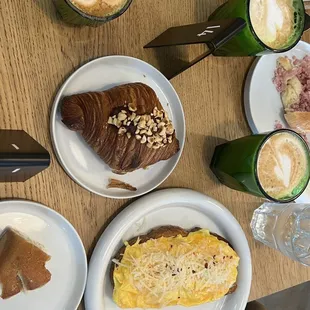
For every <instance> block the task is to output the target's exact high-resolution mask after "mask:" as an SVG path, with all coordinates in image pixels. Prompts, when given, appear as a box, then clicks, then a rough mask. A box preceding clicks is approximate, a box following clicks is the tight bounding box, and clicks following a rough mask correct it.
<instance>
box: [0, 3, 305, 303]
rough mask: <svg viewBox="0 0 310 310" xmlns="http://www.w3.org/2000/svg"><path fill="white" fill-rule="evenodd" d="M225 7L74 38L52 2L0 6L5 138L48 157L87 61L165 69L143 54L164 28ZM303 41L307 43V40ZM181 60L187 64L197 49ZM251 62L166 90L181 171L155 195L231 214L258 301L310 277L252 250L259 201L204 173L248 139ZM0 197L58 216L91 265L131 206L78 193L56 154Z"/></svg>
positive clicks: (150, 10) (138, 19) (80, 32)
mask: <svg viewBox="0 0 310 310" xmlns="http://www.w3.org/2000/svg"><path fill="white" fill-rule="evenodd" d="M221 3H222V1H217V0H208V1H206V0H134V1H133V4H132V6H131V7H130V9H129V10H128V11H127V12H126V13H125V14H124V15H123V16H122V17H120V18H119V19H116V20H114V21H112V22H110V23H107V24H105V25H102V26H100V27H97V28H92V27H83V28H79V27H71V26H68V25H65V24H64V23H62V22H61V21H60V20H59V19H58V17H57V14H56V11H55V8H54V6H53V2H52V1H51V0H28V1H20V0H10V1H0V19H1V27H0V126H1V128H3V129H4V128H6V129H10V128H12V129H24V130H26V131H27V132H28V133H29V134H30V135H31V136H33V137H34V138H35V139H36V140H37V141H39V142H40V143H41V144H42V145H43V146H44V147H46V148H47V149H48V150H49V152H50V153H51V154H53V150H52V146H51V140H50V135H49V113H50V108H51V104H52V101H53V98H54V96H55V93H56V91H57V90H58V88H59V87H60V85H61V84H62V83H63V82H64V80H65V79H66V78H67V77H68V75H70V74H71V73H72V72H73V71H74V70H75V69H77V68H78V67H79V66H80V65H81V64H84V63H86V62H88V61H89V60H91V59H94V58H96V57H99V56H105V55H113V54H120V55H129V56H133V57H137V58H140V59H143V60H145V61H147V62H149V63H151V64H153V65H155V66H156V67H158V68H161V69H163V68H164V67H165V64H164V63H163V62H162V61H163V57H160V56H163V54H162V55H161V54H160V53H159V52H156V51H154V50H143V48H142V46H144V45H145V44H146V43H148V42H149V41H150V40H152V39H153V38H154V37H155V36H157V35H158V34H160V33H161V32H163V31H164V30H166V29H167V28H168V27H170V26H176V25H184V24H190V23H195V22H202V21H205V20H206V18H207V16H208V15H209V14H210V13H211V12H212V11H213V10H214V9H215V8H216V7H217V6H218V5H219V4H221ZM304 39H305V40H310V36H309V34H308V35H306V36H305V38H304ZM177 53H178V54H179V55H182V56H183V57H187V56H193V55H194V54H196V53H197V49H196V48H194V47H191V48H190V49H183V50H179V51H177ZM252 61H253V58H251V57H246V58H215V57H209V58H207V59H206V60H205V61H203V62H201V63H199V64H198V65H196V66H194V67H192V68H191V69H189V70H188V71H186V72H184V73H182V74H181V75H179V76H177V77H176V78H174V79H173V80H172V84H173V86H174V87H175V89H176V91H177V92H178V94H179V96H180V98H181V101H182V103H183V107H184V110H185V116H186V122H187V137H186V145H185V149H184V153H183V155H182V158H181V161H180V163H179V164H178V166H177V168H176V169H175V171H174V172H173V173H172V175H171V176H170V177H169V178H168V180H167V181H166V182H165V183H164V184H162V186H161V187H163V188H167V187H184V188H192V189H194V190H197V191H200V192H202V193H205V194H207V195H210V196H211V197H213V198H215V199H217V200H219V201H220V202H221V203H223V204H224V205H225V206H226V207H227V208H228V209H229V210H230V211H231V212H232V213H233V215H234V216H235V217H236V218H237V219H238V221H239V222H240V224H241V226H242V227H243V229H244V231H245V233H246V236H247V238H248V241H249V244H250V248H251V251H252V258H253V283H252V290H251V296H250V299H257V298H260V297H262V296H265V295H268V294H271V293H274V292H277V291H279V290H282V289H285V288H288V287H290V286H293V285H296V284H298V283H301V282H304V281H307V280H310V269H309V268H306V267H303V266H302V265H300V264H298V263H295V262H293V261H291V260H290V259H288V258H286V257H285V256H283V255H282V254H281V253H279V252H277V251H275V250H272V249H269V248H267V247H266V246H264V245H262V244H260V243H258V242H255V241H254V239H253V237H252V234H251V231H250V227H249V223H250V220H251V216H252V213H253V210H254V209H255V208H257V207H258V206H259V205H260V204H261V202H262V201H260V200H259V199H257V198H255V197H252V196H249V195H246V194H243V193H239V192H236V191H232V190H230V189H228V188H226V187H225V186H223V185H221V184H219V182H218V181H217V180H216V179H215V177H214V176H213V175H212V173H211V171H210V169H209V168H208V165H209V162H210V158H211V156H212V153H213V150H214V147H215V145H217V144H218V143H219V142H221V141H222V140H223V139H227V140H231V139H235V138H238V137H242V136H244V135H248V134H250V131H249V128H248V126H247V123H246V120H245V117H244V113H243V107H242V105H243V103H242V90H243V83H244V79H245V76H246V73H247V70H248V69H249V66H250V65H251V63H252ZM0 197H1V198H26V199H30V200H34V201H38V202H41V203H43V204H45V205H47V206H49V207H50V208H52V209H54V210H56V211H58V212H60V213H61V214H62V215H64V216H65V217H66V218H67V219H68V220H69V221H70V222H71V223H72V224H73V225H74V227H75V228H76V229H77V231H78V233H79V234H80V236H81V238H82V240H83V243H84V245H85V248H86V250H87V253H88V256H89V257H90V255H91V253H92V249H93V247H94V245H95V243H96V241H97V240H98V238H99V236H100V235H101V233H102V232H103V230H104V228H105V227H106V225H107V224H108V223H109V221H110V220H111V219H112V218H113V217H114V216H115V214H117V213H118V212H119V211H120V210H122V208H123V207H124V205H125V204H127V203H128V201H124V200H123V201H121V200H112V199H105V198H103V197H100V196H97V195H95V194H91V193H89V192H88V191H86V190H84V189H83V188H81V187H80V186H78V185H77V184H75V183H74V182H73V181H72V180H71V179H70V178H69V177H68V176H67V175H66V173H65V172H64V171H63V170H62V168H61V167H60V165H59V164H58V162H57V161H56V158H55V156H54V154H53V155H52V163H51V166H50V168H49V169H47V170H46V171H44V172H43V173H41V174H39V175H37V176H35V177H33V178H32V179H31V180H29V181H27V182H25V183H20V184H8V183H7V184H1V185H0ZM81 308H82V306H81Z"/></svg>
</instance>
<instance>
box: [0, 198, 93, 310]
mask: <svg viewBox="0 0 310 310" xmlns="http://www.w3.org/2000/svg"><path fill="white" fill-rule="evenodd" d="M7 226H11V227H13V228H15V229H16V230H18V231H20V232H21V233H23V234H25V235H26V236H27V237H29V238H30V239H31V240H33V241H34V242H38V243H40V244H42V246H43V247H44V249H45V251H46V253H48V254H49V255H50V256H51V260H50V261H48V262H47V263H46V267H47V269H48V270H49V271H50V272H51V274H52V278H51V280H50V282H48V283H47V284H46V285H45V286H43V287H41V288H39V289H37V290H34V291H27V292H25V293H19V294H18V295H15V296H13V297H11V298H9V299H6V300H2V299H1V298H0V309H1V310H19V309H31V310H43V309H44V310H56V309H57V310H60V309H61V310H74V309H76V308H77V307H78V305H79V304H80V302H81V299H82V296H83V293H84V289H85V284H86V276H87V261H86V254H85V250H84V247H83V244H82V241H81V239H80V237H79V235H78V234H77V232H76V231H75V229H74V228H73V226H72V225H71V224H70V223H69V222H68V221H67V220H66V219H65V218H64V217H63V216H61V215H60V214H59V213H57V212H55V211H54V210H52V209H49V208H47V207H45V206H43V205H41V204H39V203H36V202H32V201H25V200H7V201H0V233H1V231H3V229H4V228H5V227H7Z"/></svg>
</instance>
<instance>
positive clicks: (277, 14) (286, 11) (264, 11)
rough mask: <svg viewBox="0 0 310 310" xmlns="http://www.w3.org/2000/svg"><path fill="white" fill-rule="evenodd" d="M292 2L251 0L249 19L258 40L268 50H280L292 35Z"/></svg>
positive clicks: (284, 0)
mask: <svg viewBox="0 0 310 310" xmlns="http://www.w3.org/2000/svg"><path fill="white" fill-rule="evenodd" d="M294 13H295V10H294V7H293V2H292V0H251V1H250V19H251V23H252V26H253V29H254V31H255V33H256V35H257V36H258V38H259V39H260V40H261V41H262V42H263V43H264V44H266V45H267V46H268V47H270V48H274V49H281V48H283V47H284V46H285V45H286V44H287V43H289V41H290V38H291V36H292V35H293V34H294V31H295V30H294Z"/></svg>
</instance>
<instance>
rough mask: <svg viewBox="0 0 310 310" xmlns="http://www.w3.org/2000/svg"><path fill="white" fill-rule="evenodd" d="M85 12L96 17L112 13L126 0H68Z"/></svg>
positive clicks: (118, 9)
mask: <svg viewBox="0 0 310 310" xmlns="http://www.w3.org/2000/svg"><path fill="white" fill-rule="evenodd" d="M70 1H71V3H72V4H73V5H74V6H76V7H77V8H78V9H80V10H81V11H83V12H84V13H86V14H89V15H91V16H96V17H105V16H109V15H113V14H115V13H117V12H118V11H120V10H121V9H122V8H123V7H124V6H125V4H126V3H127V1H128V0H70Z"/></svg>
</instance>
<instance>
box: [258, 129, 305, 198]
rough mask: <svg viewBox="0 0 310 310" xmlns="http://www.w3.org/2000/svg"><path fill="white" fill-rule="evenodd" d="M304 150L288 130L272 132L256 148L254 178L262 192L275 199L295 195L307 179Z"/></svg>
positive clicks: (302, 187) (301, 143)
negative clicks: (255, 177) (257, 153)
mask: <svg viewBox="0 0 310 310" xmlns="http://www.w3.org/2000/svg"><path fill="white" fill-rule="evenodd" d="M308 156H309V155H308V150H307V148H306V147H305V145H304V143H303V141H302V140H301V138H299V137H298V136H295V135H294V134H292V133H289V132H280V133H276V134H274V135H272V136H271V137H270V138H269V139H268V140H267V142H265V144H264V145H263V147H262V148H261V150H260V153H259V156H258V161H257V174H258V180H259V182H260V184H261V186H262V188H263V189H264V191H265V192H266V193H267V194H268V195H269V196H270V197H272V198H274V199H278V200H282V199H283V200H285V199H290V198H292V197H294V196H297V195H298V194H299V192H301V191H302V190H303V189H304V187H305V185H306V184H307V181H308V178H309V162H308V161H309V158H308Z"/></svg>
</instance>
